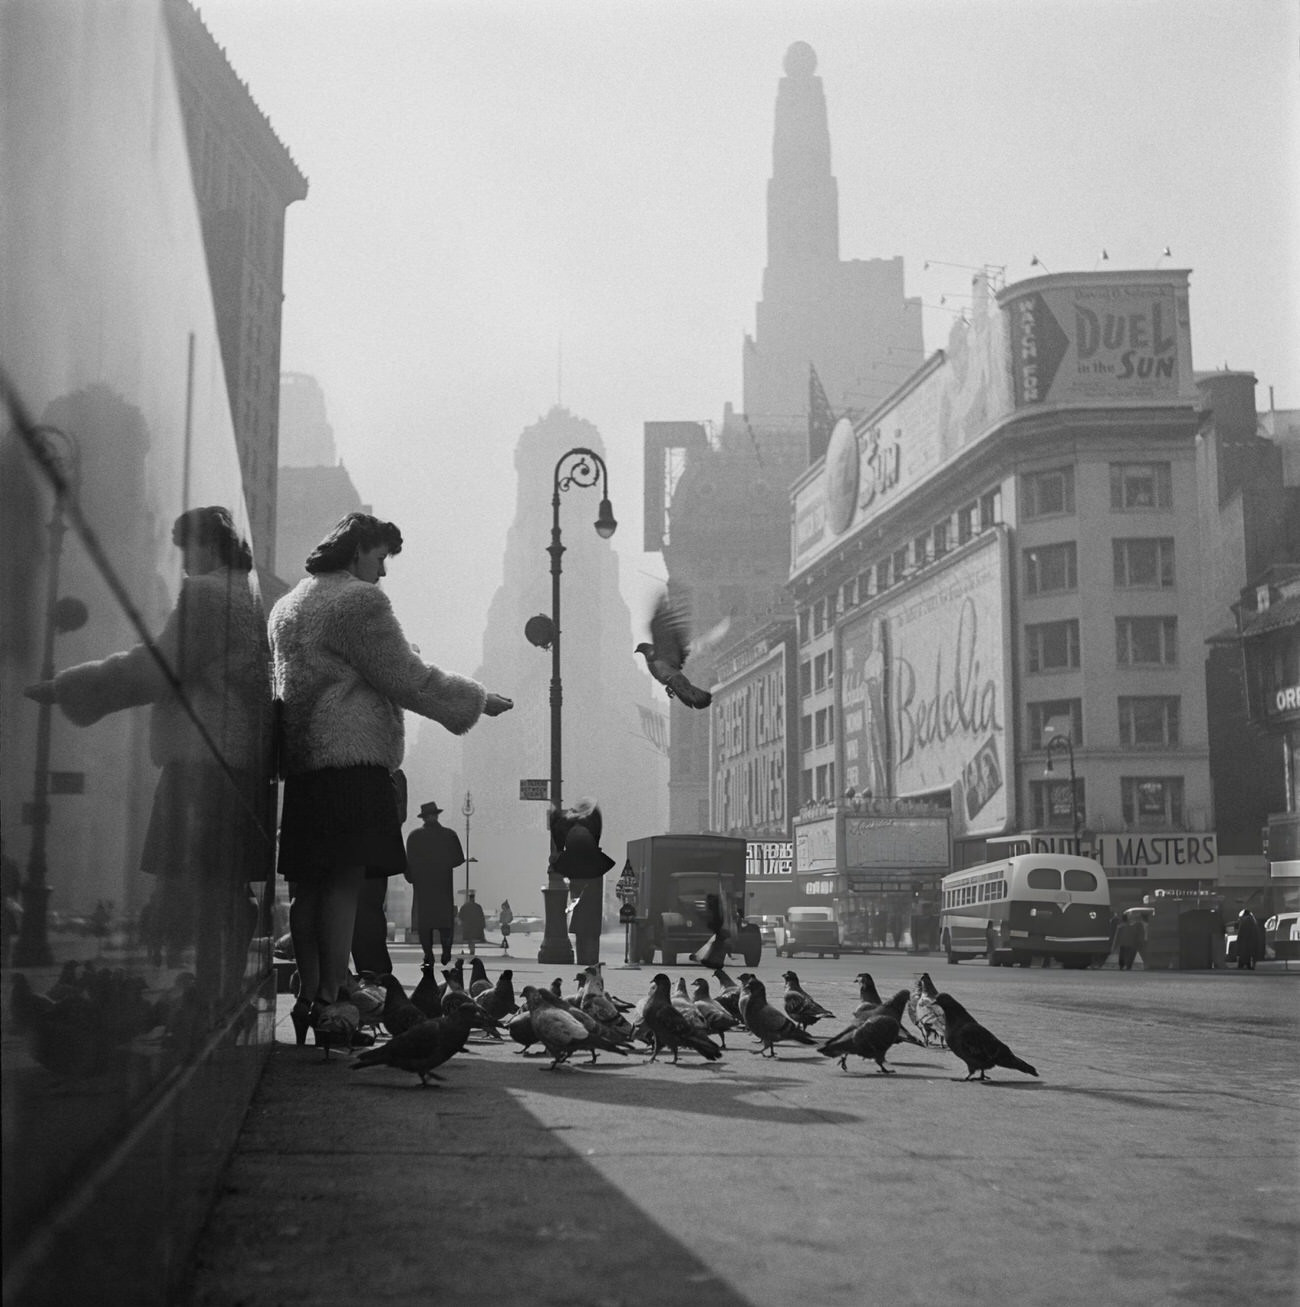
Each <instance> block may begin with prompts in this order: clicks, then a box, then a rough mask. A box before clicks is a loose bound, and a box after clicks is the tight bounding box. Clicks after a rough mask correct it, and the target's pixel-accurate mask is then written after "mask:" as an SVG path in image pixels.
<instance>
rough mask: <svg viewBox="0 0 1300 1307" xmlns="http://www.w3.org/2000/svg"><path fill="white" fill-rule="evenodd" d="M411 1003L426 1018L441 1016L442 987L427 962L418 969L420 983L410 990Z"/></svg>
mask: <svg viewBox="0 0 1300 1307" xmlns="http://www.w3.org/2000/svg"><path fill="white" fill-rule="evenodd" d="M411 1002H412V1003H414V1004H415V1006H416V1007H418V1008H419V1009H420V1011H421V1012H423V1013H424V1015H425V1016H426V1017H440V1016H442V986H441V984H439V982H438V976H437V972H435V971H434V969H433V967H432V966H431V965H430V964H429V963H427V962H425V963H423V964H422V965H421V967H420V983H419V984H418V985H416V987H415V988H414V989H413V990H411Z"/></svg>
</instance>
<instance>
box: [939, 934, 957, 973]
mask: <svg viewBox="0 0 1300 1307" xmlns="http://www.w3.org/2000/svg"><path fill="white" fill-rule="evenodd" d="M943 951H944V952H945V953H947V955H948V965H949V966H952V967H955V966H956V965H957V963H958V962H960V961H961V959H960V958H959V957H958V956H957V955H956V954H955V953H954V952H953V951H952V936H951V935H950V934H948V932H947V931H946V930H945V931H944V932H943Z"/></svg>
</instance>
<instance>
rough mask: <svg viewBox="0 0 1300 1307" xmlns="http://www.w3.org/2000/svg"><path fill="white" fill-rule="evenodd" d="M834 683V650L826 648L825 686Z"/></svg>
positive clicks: (828, 686)
mask: <svg viewBox="0 0 1300 1307" xmlns="http://www.w3.org/2000/svg"><path fill="white" fill-rule="evenodd" d="M834 684H835V650H834V649H827V650H826V686H827V689H829V688H830V687H831V686H832V685H834Z"/></svg>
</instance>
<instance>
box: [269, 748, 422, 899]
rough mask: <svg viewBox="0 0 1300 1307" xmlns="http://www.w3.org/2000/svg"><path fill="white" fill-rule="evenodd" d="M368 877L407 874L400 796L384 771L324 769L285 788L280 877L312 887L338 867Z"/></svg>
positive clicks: (291, 779) (291, 781) (299, 776)
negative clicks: (362, 871) (357, 870)
mask: <svg viewBox="0 0 1300 1307" xmlns="http://www.w3.org/2000/svg"><path fill="white" fill-rule="evenodd" d="M357 866H362V867H365V869H366V875H367V876H375V877H378V876H395V875H397V874H398V873H399V872H403V871H405V870H406V846H405V844H404V843H403V842H402V823H401V819H400V817H399V815H398V794H397V789H396V786H395V784H394V782H393V776H392V773H391V772H389V770H388V769H387V768H386V767H377V766H374V767H326V768H322V769H321V770H320V771H310V772H301V773H299V774H297V775H294V776H289V777H287V778H286V779H285V782H284V807H283V808H282V810H281V813H280V875H281V877H282V878H283V879H285V880H287V881H291V882H304V881H314V880H317V879H321V878H323V877H324V876H325V875H326V874H327V873H328V872H330V871H333V870H334V869H335V868H338V867H357Z"/></svg>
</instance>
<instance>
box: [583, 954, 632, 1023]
mask: <svg viewBox="0 0 1300 1307" xmlns="http://www.w3.org/2000/svg"><path fill="white" fill-rule="evenodd" d="M580 979H581V980H582V981H583V982H584V983H583V986H582V993H581V994H580V995H579V996H578V1006H579V1007H580V1008H581V1009H582V1010H583V1011H584V1012H586V1013H587V1015H588V1016H591V1017H594V1018H595V1019H596V1020H597V1021H599V1022H601V1024H602V1025H605V1026H608V1027H609V1028H610V1029H611V1030H615V1031H617V1032H618V1033H619V1034H620V1035H622V1036H623V1038H624V1039H631V1038H632V1024H631V1022H629V1021H628V1019H627V1018H626V1017H625V1016H624V1015H623V1014H622V1012H620V1011H619V1008H618V1005H617V1004H616V1003H615V1002H614V1000H613V999H612V998H610V996H609V995H608V994H607V993H606V992H605V981H604V978H603V977H602V976H601V974H600V964H599V963H597V964H595V965H593V966H589V967H588V968H587V969H586V971H585V972H584V973H583V974H582V976H581V977H580Z"/></svg>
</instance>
